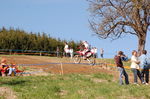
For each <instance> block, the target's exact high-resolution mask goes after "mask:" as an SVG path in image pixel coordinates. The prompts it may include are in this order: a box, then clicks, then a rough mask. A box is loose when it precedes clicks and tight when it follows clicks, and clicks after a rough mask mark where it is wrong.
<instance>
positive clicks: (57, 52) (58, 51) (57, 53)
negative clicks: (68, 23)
mask: <svg viewBox="0 0 150 99" xmlns="http://www.w3.org/2000/svg"><path fill="white" fill-rule="evenodd" d="M56 56H57V57H60V50H59V47H58V46H57V49H56Z"/></svg>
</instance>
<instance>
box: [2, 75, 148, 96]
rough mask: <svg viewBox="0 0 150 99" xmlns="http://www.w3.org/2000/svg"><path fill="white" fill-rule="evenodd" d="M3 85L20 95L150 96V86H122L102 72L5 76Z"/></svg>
mask: <svg viewBox="0 0 150 99" xmlns="http://www.w3.org/2000/svg"><path fill="white" fill-rule="evenodd" d="M2 86H3V87H10V88H12V89H13V90H14V91H15V93H16V95H17V96H18V99H150V94H149V92H150V86H145V85H140V86H136V85H124V86H120V85H118V82H117V81H113V76H112V75H108V74H102V73H99V74H90V75H81V74H67V75H63V76H61V75H49V76H29V77H14V78H11V77H4V78H3V77H2V78H0V87H2ZM0 99H3V96H0Z"/></svg>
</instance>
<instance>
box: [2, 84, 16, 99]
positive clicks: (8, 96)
mask: <svg viewBox="0 0 150 99" xmlns="http://www.w3.org/2000/svg"><path fill="white" fill-rule="evenodd" d="M0 96H3V97H4V99H17V97H16V95H15V93H14V92H13V91H12V89H10V88H8V87H0Z"/></svg>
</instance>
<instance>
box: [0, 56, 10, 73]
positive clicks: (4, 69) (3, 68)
mask: <svg viewBox="0 0 150 99" xmlns="http://www.w3.org/2000/svg"><path fill="white" fill-rule="evenodd" d="M8 67H9V66H8V65H7V59H6V58H4V57H3V58H2V59H1V65H0V69H1V75H2V76H6V74H7V69H8Z"/></svg>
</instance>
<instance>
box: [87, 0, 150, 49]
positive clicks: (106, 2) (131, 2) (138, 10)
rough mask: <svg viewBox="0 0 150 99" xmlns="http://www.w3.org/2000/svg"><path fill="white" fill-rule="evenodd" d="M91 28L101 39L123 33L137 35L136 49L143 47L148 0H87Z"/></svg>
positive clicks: (149, 14) (148, 16)
mask: <svg viewBox="0 0 150 99" xmlns="http://www.w3.org/2000/svg"><path fill="white" fill-rule="evenodd" d="M87 1H88V2H89V5H90V7H89V11H90V12H91V14H92V18H91V20H90V21H89V22H90V26H91V28H92V30H93V31H94V32H95V33H96V34H97V35H98V36H99V37H100V38H103V39H106V38H112V39H117V38H120V37H121V36H122V35H124V34H132V35H136V36H137V37H138V51H139V52H140V51H141V50H143V49H145V43H146V36H147V32H148V27H149V25H150V0H87Z"/></svg>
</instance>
